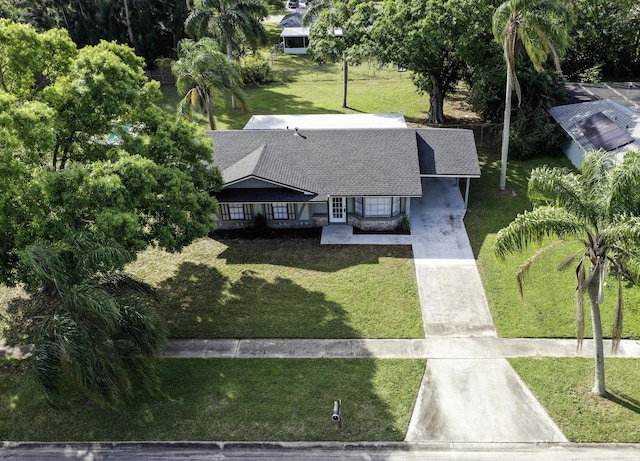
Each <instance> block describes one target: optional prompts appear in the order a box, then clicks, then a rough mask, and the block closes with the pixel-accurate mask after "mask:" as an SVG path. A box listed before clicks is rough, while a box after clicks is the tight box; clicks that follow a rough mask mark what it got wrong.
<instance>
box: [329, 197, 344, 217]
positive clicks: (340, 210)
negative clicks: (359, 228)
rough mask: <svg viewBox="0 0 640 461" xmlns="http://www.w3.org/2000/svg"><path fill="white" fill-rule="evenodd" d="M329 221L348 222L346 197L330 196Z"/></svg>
mask: <svg viewBox="0 0 640 461" xmlns="http://www.w3.org/2000/svg"><path fill="white" fill-rule="evenodd" d="M329 222H336V223H337V222H347V200H346V198H345V197H329Z"/></svg>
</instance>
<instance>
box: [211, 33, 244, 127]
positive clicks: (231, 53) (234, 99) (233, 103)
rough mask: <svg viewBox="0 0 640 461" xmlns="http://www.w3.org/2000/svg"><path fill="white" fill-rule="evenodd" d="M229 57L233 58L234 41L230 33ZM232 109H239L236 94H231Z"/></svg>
mask: <svg viewBox="0 0 640 461" xmlns="http://www.w3.org/2000/svg"><path fill="white" fill-rule="evenodd" d="M227 57H228V58H229V59H233V42H232V40H231V36H230V35H227ZM231 85H232V86H233V81H232V82H231ZM231 109H232V110H238V103H237V102H236V97H235V96H234V95H231ZM213 129H215V128H212V130H213Z"/></svg>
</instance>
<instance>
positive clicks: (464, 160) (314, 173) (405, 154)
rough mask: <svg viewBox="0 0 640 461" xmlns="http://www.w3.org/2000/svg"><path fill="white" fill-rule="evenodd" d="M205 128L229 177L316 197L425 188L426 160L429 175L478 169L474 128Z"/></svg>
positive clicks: (418, 191) (401, 193) (227, 181)
mask: <svg viewBox="0 0 640 461" xmlns="http://www.w3.org/2000/svg"><path fill="white" fill-rule="evenodd" d="M207 136H209V137H210V138H212V140H213V144H214V161H213V163H214V165H216V166H217V167H218V168H219V169H220V171H221V172H222V175H223V178H224V182H225V185H227V186H231V185H233V184H236V185H237V186H240V185H241V183H242V181H244V180H248V179H257V180H259V181H262V182H264V183H265V184H272V185H273V186H274V187H278V186H282V187H286V188H289V189H291V190H294V191H297V192H302V193H305V194H307V195H311V196H313V198H312V199H311V200H316V201H324V200H326V199H327V197H328V196H331V195H334V196H335V195H339V196H405V197H407V196H409V197H410V196H414V197H415V196H421V195H422V187H421V182H420V174H421V165H424V174H429V175H451V176H456V175H457V176H472V177H478V176H479V175H480V169H479V166H478V156H477V152H476V148H475V143H474V141H473V133H472V132H470V131H468V130H453V129H446V128H433V129H412V128H406V129H399V128H393V129H373V130H372V129H353V130H336V129H334V130H303V129H301V130H299V131H298V132H296V131H295V130H238V131H208V132H207ZM228 193H231V192H228Z"/></svg>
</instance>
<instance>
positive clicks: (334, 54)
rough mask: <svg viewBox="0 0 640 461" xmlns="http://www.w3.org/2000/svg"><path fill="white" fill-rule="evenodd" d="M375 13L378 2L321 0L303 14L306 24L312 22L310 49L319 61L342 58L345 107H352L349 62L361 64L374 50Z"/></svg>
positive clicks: (343, 100)
mask: <svg viewBox="0 0 640 461" xmlns="http://www.w3.org/2000/svg"><path fill="white" fill-rule="evenodd" d="M374 16H375V6H374V4H373V3H371V2H364V1H362V0H349V1H342V0H336V1H334V2H332V3H329V2H328V1H323V0H319V1H317V2H314V3H312V4H311V6H310V7H309V9H308V10H307V12H305V15H304V16H303V18H302V24H303V25H304V26H308V25H311V33H310V36H309V53H310V54H311V56H312V58H313V59H314V60H315V61H317V62H319V63H325V62H326V61H332V62H336V61H342V69H343V98H342V107H344V108H346V107H348V105H347V84H348V80H349V66H350V65H357V64H360V63H361V62H362V60H363V59H365V58H366V57H368V56H370V54H371V53H372V52H373V43H372V40H371V38H370V37H369V31H370V29H371V24H372V23H373V19H374ZM338 31H339V32H338Z"/></svg>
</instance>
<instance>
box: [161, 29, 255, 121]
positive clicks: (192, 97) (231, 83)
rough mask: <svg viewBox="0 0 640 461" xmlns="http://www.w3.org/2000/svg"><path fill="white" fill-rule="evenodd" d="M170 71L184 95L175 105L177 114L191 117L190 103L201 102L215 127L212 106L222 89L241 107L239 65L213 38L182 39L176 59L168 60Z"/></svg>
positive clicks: (242, 103)
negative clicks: (219, 47)
mask: <svg viewBox="0 0 640 461" xmlns="http://www.w3.org/2000/svg"><path fill="white" fill-rule="evenodd" d="M171 71H172V72H173V74H174V75H175V76H176V87H177V89H178V93H179V94H180V95H181V96H183V99H182V101H180V105H179V106H178V114H179V115H186V116H187V117H188V118H189V120H191V113H192V109H193V106H197V105H201V106H202V108H203V109H204V112H205V113H206V114H207V118H208V119H209V127H210V128H211V129H212V130H215V129H216V122H215V118H214V116H213V106H214V100H215V99H216V97H217V96H219V95H220V94H221V93H223V94H228V95H231V96H233V97H234V98H236V99H237V100H238V101H239V102H240V104H241V107H242V109H243V110H244V106H245V97H244V93H243V91H242V89H241V88H240V87H239V86H238V85H239V83H240V82H242V77H241V76H240V69H239V67H238V65H237V64H236V63H235V62H234V61H232V60H231V59H229V58H228V57H227V56H225V55H224V54H223V53H221V52H220V51H218V45H217V44H216V42H215V41H214V40H213V39H211V38H208V37H205V38H203V39H201V40H199V41H197V42H194V41H193V40H189V39H184V40H182V41H181V42H180V44H179V47H178V60H177V61H174V62H172V63H171Z"/></svg>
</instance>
